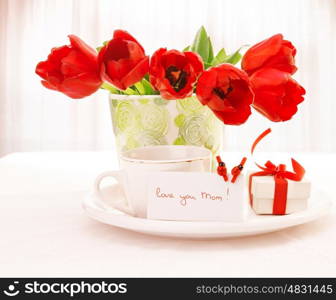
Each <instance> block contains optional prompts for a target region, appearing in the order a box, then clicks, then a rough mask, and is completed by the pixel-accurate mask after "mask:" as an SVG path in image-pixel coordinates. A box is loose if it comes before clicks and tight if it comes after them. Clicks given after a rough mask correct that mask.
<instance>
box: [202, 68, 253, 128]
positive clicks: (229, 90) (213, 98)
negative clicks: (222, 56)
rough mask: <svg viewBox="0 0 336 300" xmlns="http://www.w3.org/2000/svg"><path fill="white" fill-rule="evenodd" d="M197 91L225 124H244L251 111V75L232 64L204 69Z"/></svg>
mask: <svg viewBox="0 0 336 300" xmlns="http://www.w3.org/2000/svg"><path fill="white" fill-rule="evenodd" d="M196 95H197V97H198V99H199V100H200V101H201V103H202V104H203V105H207V106H208V107H209V108H211V109H212V111H213V112H214V113H215V115H216V116H217V117H218V118H219V119H220V120H222V121H223V122H224V123H225V124H228V125H240V124H243V123H244V122H245V121H246V120H247V119H248V117H249V116H250V114H251V108H250V105H251V104H252V102H253V92H252V90H251V88H250V83H249V78H248V76H247V74H246V73H245V72H244V71H242V70H240V69H237V68H236V67H234V66H233V65H231V64H222V65H219V66H218V67H213V68H210V69H209V70H207V71H205V72H204V73H203V74H202V75H201V77H200V78H199V80H198V83H197V88H196Z"/></svg>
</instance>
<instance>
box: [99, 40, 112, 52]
mask: <svg viewBox="0 0 336 300" xmlns="http://www.w3.org/2000/svg"><path fill="white" fill-rule="evenodd" d="M108 42H109V41H105V42H103V45H102V46H99V47H97V48H96V50H97V52H99V51H100V50H101V48H103V47H104V46H105V45H106V44H107V43H108Z"/></svg>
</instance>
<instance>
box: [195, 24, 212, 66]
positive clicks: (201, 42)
mask: <svg viewBox="0 0 336 300" xmlns="http://www.w3.org/2000/svg"><path fill="white" fill-rule="evenodd" d="M191 51H193V52H196V53H198V54H199V55H200V56H201V57H202V59H203V62H207V61H208V57H209V39H208V35H207V32H206V30H205V28H204V26H202V27H201V28H200V29H199V30H198V32H197V34H196V36H195V39H194V42H193V44H192V46H191Z"/></svg>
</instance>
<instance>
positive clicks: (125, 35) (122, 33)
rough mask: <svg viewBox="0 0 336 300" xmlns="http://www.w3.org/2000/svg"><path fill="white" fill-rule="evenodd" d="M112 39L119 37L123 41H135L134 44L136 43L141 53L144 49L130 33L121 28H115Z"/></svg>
mask: <svg viewBox="0 0 336 300" xmlns="http://www.w3.org/2000/svg"><path fill="white" fill-rule="evenodd" d="M113 39H121V40H125V41H132V42H135V43H136V44H138V46H139V47H140V49H141V50H142V52H143V54H144V53H145V50H144V48H143V47H142V46H141V44H140V43H139V42H138V41H137V40H136V39H135V38H134V37H133V36H132V35H131V34H129V33H128V32H127V31H125V30H121V29H117V30H115V31H114V33H113Z"/></svg>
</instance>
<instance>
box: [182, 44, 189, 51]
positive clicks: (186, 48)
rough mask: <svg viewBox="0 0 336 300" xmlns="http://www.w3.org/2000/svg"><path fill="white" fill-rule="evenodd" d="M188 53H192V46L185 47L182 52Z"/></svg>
mask: <svg viewBox="0 0 336 300" xmlns="http://www.w3.org/2000/svg"><path fill="white" fill-rule="evenodd" d="M186 51H190V45H189V46H187V47H185V48H184V49H183V50H182V52H186Z"/></svg>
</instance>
